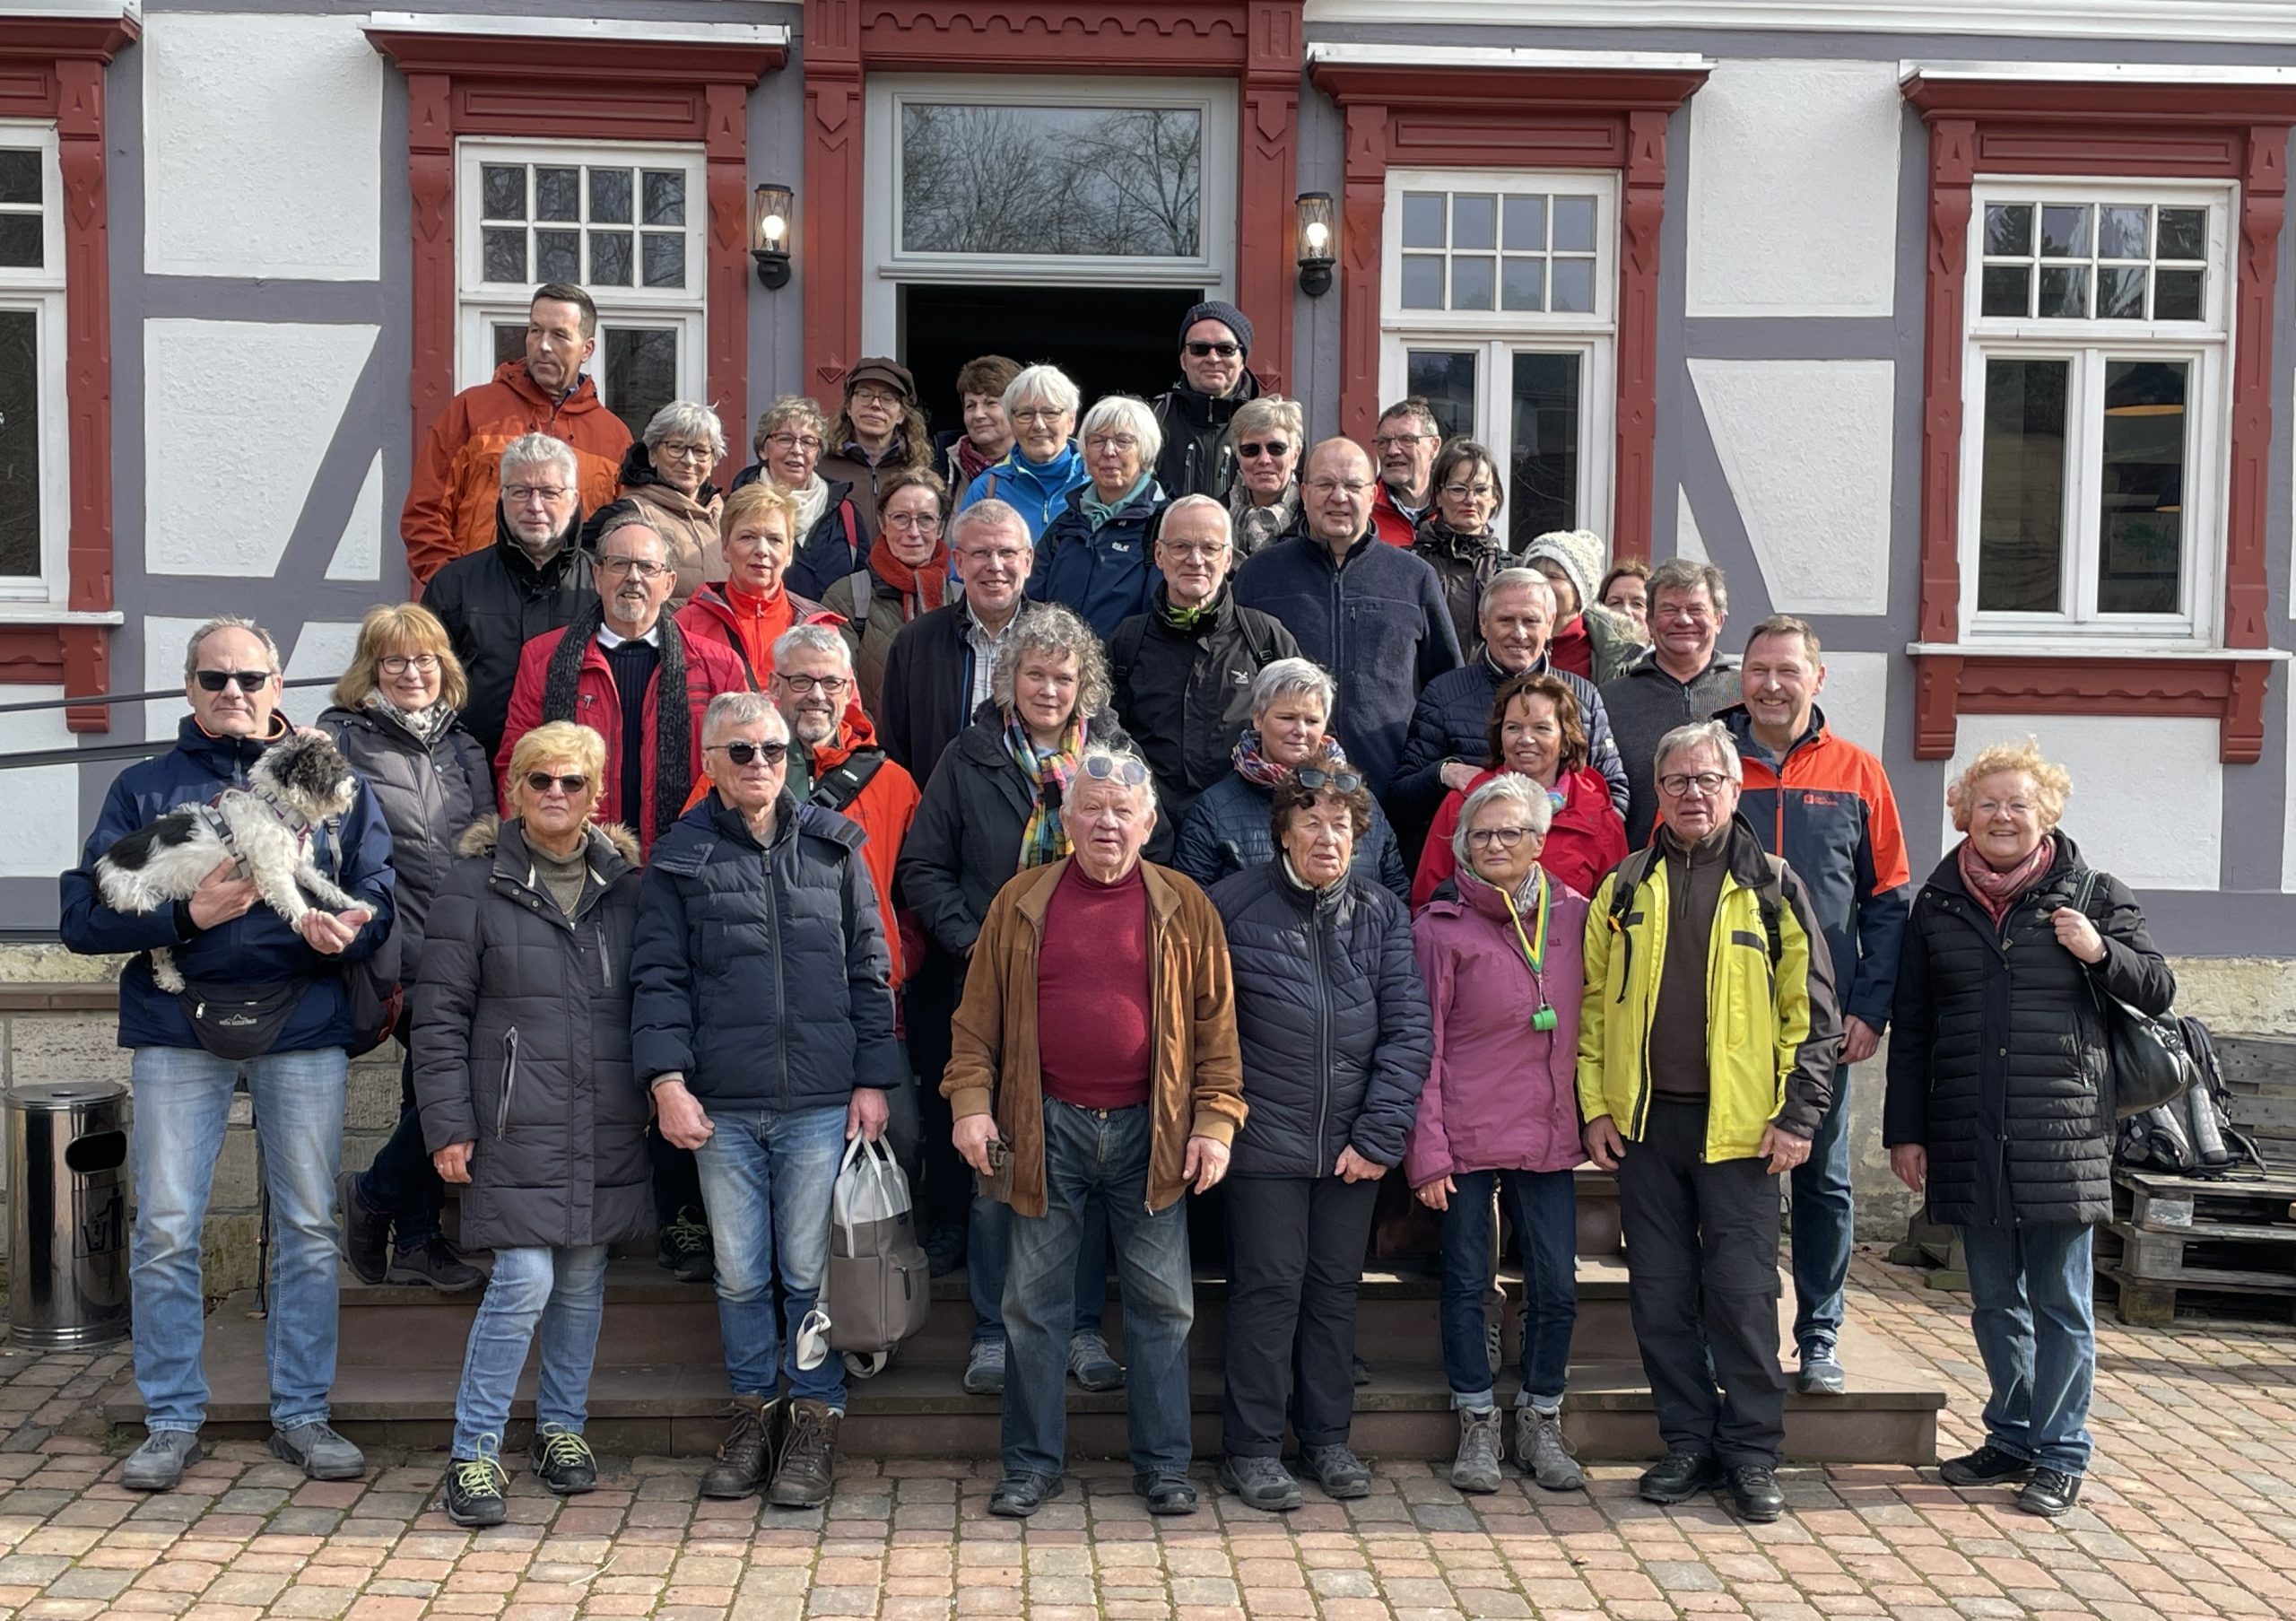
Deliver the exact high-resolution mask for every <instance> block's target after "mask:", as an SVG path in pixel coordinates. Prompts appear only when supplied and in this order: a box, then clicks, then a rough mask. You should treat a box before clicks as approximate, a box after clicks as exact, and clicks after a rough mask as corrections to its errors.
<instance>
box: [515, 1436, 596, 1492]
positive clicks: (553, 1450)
mask: <svg viewBox="0 0 2296 1621" xmlns="http://www.w3.org/2000/svg"><path fill="white" fill-rule="evenodd" d="M526 1462H527V1463H528V1464H530V1465H532V1466H533V1468H534V1471H535V1479H537V1480H539V1481H541V1482H542V1483H543V1484H544V1486H548V1487H549V1488H550V1489H551V1490H552V1491H553V1492H555V1493H557V1494H558V1495H560V1496H561V1497H572V1496H575V1495H578V1494H579V1493H582V1492H595V1491H596V1490H597V1489H598V1460H597V1458H596V1455H594V1454H593V1453H592V1452H591V1451H590V1443H589V1442H587V1441H585V1440H583V1439H582V1437H581V1436H580V1435H578V1434H576V1433H575V1432H574V1431H572V1430H562V1429H560V1428H559V1427H558V1426H557V1425H547V1426H545V1427H544V1428H541V1429H537V1430H536V1431H535V1439H534V1444H533V1445H532V1446H530V1447H528V1448H527V1449H526Z"/></svg>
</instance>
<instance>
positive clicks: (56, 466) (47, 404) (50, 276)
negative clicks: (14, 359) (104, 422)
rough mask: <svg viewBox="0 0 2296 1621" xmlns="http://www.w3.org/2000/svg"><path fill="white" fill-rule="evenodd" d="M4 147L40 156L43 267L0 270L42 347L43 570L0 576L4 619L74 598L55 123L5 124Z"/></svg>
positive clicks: (3, 288)
mask: <svg viewBox="0 0 2296 1621" xmlns="http://www.w3.org/2000/svg"><path fill="white" fill-rule="evenodd" d="M0 146H6V147H12V148H15V149H19V150H22V149H23V148H27V147H29V148H32V149H34V150H37V151H38V152H39V154H40V213H41V216H42V217H41V232H40V266H39V269H37V270H33V269H28V268H25V267H23V266H0V309H5V310H10V311H16V312H21V311H24V310H29V311H30V312H31V315H32V317H33V320H34V328H33V329H34V334H35V341H36V342H37V343H38V344H39V378H38V379H36V387H37V388H38V390H39V414H40V436H39V501H40V524H39V573H37V574H6V575H0V620H4V619H8V618H13V617H17V616H18V615H17V614H9V613H7V612H6V611H5V610H6V609H7V608H9V607H14V608H17V609H20V610H21V609H25V608H57V609H61V608H63V607H64V606H65V605H66V604H67V603H68V602H69V601H70V590H71V580H70V568H71V561H70V560H71V538H72V413H71V402H70V398H69V396H68V392H67V389H66V385H65V377H66V374H67V370H68V368H67V366H66V363H65V362H66V359H67V357H66V355H65V345H66V344H68V342H69V341H70V337H69V328H68V326H67V324H66V321H65V301H64V299H65V263H64V170H63V164H62V161H61V155H60V150H59V148H58V145H57V135H56V126H55V124H54V123H52V122H48V121H41V120H4V121H0Z"/></svg>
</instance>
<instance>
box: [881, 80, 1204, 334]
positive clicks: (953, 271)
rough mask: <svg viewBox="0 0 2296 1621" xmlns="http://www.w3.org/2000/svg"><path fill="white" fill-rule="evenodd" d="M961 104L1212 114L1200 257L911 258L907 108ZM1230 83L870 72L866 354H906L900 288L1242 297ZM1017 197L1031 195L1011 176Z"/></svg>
mask: <svg viewBox="0 0 2296 1621" xmlns="http://www.w3.org/2000/svg"><path fill="white" fill-rule="evenodd" d="M912 101H914V102H923V103H931V104H935V105H945V104H952V103H953V104H956V105H960V106H992V107H993V106H998V105H1006V106H1022V107H1080V108H1133V107H1140V108H1181V109H1188V110H1191V111H1195V112H1196V113H1198V114H1200V115H1201V116H1202V118H1203V120H1204V123H1203V129H1204V143H1203V146H1202V148H1201V149H1200V153H1199V156H1198V161H1199V162H1200V163H1201V164H1202V166H1203V177H1202V196H1203V200H1204V231H1203V235H1202V236H1201V237H1200V238H1199V240H1198V243H1197V246H1198V248H1199V249H1200V251H1199V252H1197V253H1196V255H1195V256H1194V257H1188V258H1180V257H1165V258H1155V257H1144V256H1143V257H1133V256H1130V255H1123V256H1114V255H1110V256H1100V257H1094V256H1088V255H1083V254H1019V253H980V254H967V253H912V252H909V251H907V250H905V249H903V248H901V246H900V240H901V239H900V206H901V196H900V128H901V123H902V119H901V109H902V108H903V106H904V105H906V104H907V103H909V102H912ZM1237 118H1238V113H1237V97H1236V84H1235V81H1233V80H1232V79H1203V80H1196V79H1116V78H1104V77H1100V76H1098V75H1094V76H1093V77H1091V78H1084V79H1058V78H1051V77H1044V76H1039V75H1036V74H870V75H869V81H868V86H867V106H866V108H865V112H864V126H865V136H864V142H863V149H864V154H865V156H864V161H865V164H866V169H865V171H864V172H865V179H864V187H865V189H864V193H863V195H864V196H865V197H866V198H867V199H868V205H867V207H866V209H865V218H864V221H863V226H862V253H863V257H864V258H865V269H864V271H863V273H862V290H861V334H862V336H861V347H862V352H863V353H868V354H894V353H900V347H899V340H900V330H899V328H900V286H901V284H902V283H908V282H917V283H927V284H934V283H942V284H960V285H993V286H1015V285H1018V286H1041V287H1107V286H1121V287H1196V288H1202V289H1203V290H1204V296H1205V297H1206V298H1228V297H1231V296H1232V294H1233V292H1234V284H1233V283H1234V266H1235V262H1236V187H1237V172H1236V165H1237V142H1238V139H1239V130H1238V126H1237ZM1013 187H1014V193H1013V196H1014V199H1015V202H1016V204H1018V203H1021V202H1022V200H1023V199H1025V196H1026V195H1027V188H1028V187H1027V179H1026V177H1024V176H1018V175H1016V176H1014V177H1013Z"/></svg>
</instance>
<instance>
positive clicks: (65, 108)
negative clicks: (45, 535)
mask: <svg viewBox="0 0 2296 1621" xmlns="http://www.w3.org/2000/svg"><path fill="white" fill-rule="evenodd" d="M142 32H143V25H142V24H141V23H139V22H137V21H136V20H135V18H134V17H133V16H130V15H126V14H125V13H123V14H122V15H120V16H117V17H89V18H85V19H82V18H77V17H73V18H61V17H37V18H27V19H25V20H23V21H22V22H10V23H8V24H7V25H6V26H5V27H0V118H39V119H53V120H55V123H56V132H57V149H58V158H59V163H58V167H59V168H60V169H61V170H62V171H63V176H64V276H65V283H64V329H65V338H64V399H65V416H66V418H67V420H68V421H69V423H70V427H71V442H72V451H71V466H70V469H69V474H68V479H67V483H68V486H69V488H70V491H71V530H70V536H69V539H68V541H67V543H66V557H67V560H68V561H67V567H68V580H67V586H66V596H65V606H68V607H69V608H71V609H72V610H73V611H74V612H96V613H101V612H105V611H107V610H109V608H110V607H111V606H112V555H111V538H112V537H111V226H110V219H111V214H110V200H109V195H108V193H107V191H106V189H105V183H104V69H105V68H106V67H107V66H108V65H109V64H110V62H111V59H112V58H113V57H116V56H117V55H118V54H119V53H120V52H121V51H123V50H125V49H126V48H127V47H128V46H129V45H130V44H132V43H133V42H134V41H135V39H136V37H137V36H138V35H139V34H141V33H142ZM0 682H10V683H34V684H41V685H51V684H60V685H61V686H62V687H63V688H64V690H65V693H66V694H67V695H70V696H74V697H80V696H87V697H93V696H96V695H98V694H100V693H108V692H109V691H110V690H111V638H110V632H109V627H107V626H104V625H84V624H80V625H41V624H23V625H5V626H0ZM64 723H65V726H67V727H68V728H71V729H72V730H73V731H75V732H102V731H109V729H110V727H111V721H110V710H109V709H108V708H106V707H105V706H104V705H102V704H80V705H75V706H74V707H73V708H70V709H67V710H65V711H64Z"/></svg>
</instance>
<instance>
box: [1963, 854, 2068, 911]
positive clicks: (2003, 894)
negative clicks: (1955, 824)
mask: <svg viewBox="0 0 2296 1621" xmlns="http://www.w3.org/2000/svg"><path fill="white" fill-rule="evenodd" d="M2056 859H2057V835H2056V834H2055V833H2044V834H2042V835H2041V841H2040V842H2039V844H2036V845H2034V846H2033V853H2032V854H2031V855H2030V856H2027V857H2026V858H2024V859H2023V860H2022V861H2020V862H2018V863H2017V865H2016V866H2014V867H2011V868H2010V869H2009V870H2008V871H2007V872H1996V871H1995V870H1994V869H1993V868H1992V867H1989V866H1987V864H1986V859H1985V858H1984V857H1983V856H1980V855H1979V854H1978V853H1977V841H1976V840H1974V839H1964V840H1962V841H1961V853H1960V857H1959V860H1960V865H1961V885H1962V887H1964V888H1965V889H1967V890H1968V891H1969V892H1970V895H1971V896H1972V897H1973V898H1974V899H1975V900H1976V902H1977V903H1978V904H1979V906H1982V907H1984V908H1985V910H1986V913H1987V916H1989V917H1990V918H1992V919H1993V926H1994V927H1995V928H2000V927H2001V923H2002V920H2003V919H2005V918H2006V917H2008V915H2009V909H2010V908H2011V907H2013V906H2014V905H2016V904H2017V902H2019V901H2020V900H2022V899H2023V898H2024V893H2025V892H2026V891H2027V890H2029V889H2031V888H2032V886H2033V885H2036V884H2038V883H2039V882H2040V881H2041V878H2042V876H2044V875H2045V874H2047V873H2048V869H2049V865H2050V863H2052V862H2054V861H2055V860H2056Z"/></svg>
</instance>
